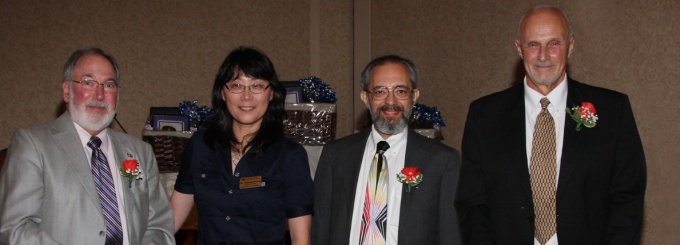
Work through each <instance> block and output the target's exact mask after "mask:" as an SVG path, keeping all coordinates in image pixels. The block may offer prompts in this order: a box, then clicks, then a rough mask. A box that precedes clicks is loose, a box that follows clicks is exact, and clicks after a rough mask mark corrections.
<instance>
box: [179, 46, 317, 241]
mask: <svg viewBox="0 0 680 245" xmlns="http://www.w3.org/2000/svg"><path fill="white" fill-rule="evenodd" d="M285 94H286V93H285V88H284V87H283V85H282V84H281V83H280V82H279V81H278V78H277V75H276V71H275V70H274V65H273V64H272V62H271V61H270V60H269V58H268V57H267V56H266V55H265V54H264V53H262V52H260V51H259V50H257V49H255V48H248V47H239V48H237V49H235V50H233V51H232V52H231V53H229V55H228V56H227V57H226V59H225V60H224V62H223V63H222V66H221V67H220V69H219V71H218V73H217V77H216V78H215V83H214V85H213V89H212V106H213V109H214V110H215V114H214V115H213V118H211V121H210V124H209V125H208V128H207V129H206V130H200V131H198V132H196V133H195V134H194V135H193V136H192V138H191V139H190V140H189V144H188V146H187V149H186V150H185V152H184V154H183V156H182V163H181V167H180V172H179V175H178V176H177V182H176V183H175V192H174V193H173V195H172V197H171V199H170V202H171V203H172V207H173V210H174V214H175V227H176V228H175V230H177V229H179V228H178V227H180V226H181V225H182V224H183V223H184V221H185V220H186V218H187V216H188V214H189V211H190V210H191V207H192V206H193V205H194V203H195V204H196V207H197V209H198V240H199V244H284V240H285V231H286V223H287V224H288V227H289V230H290V235H291V241H292V242H293V244H309V231H310V228H311V214H312V212H313V201H314V189H313V184H312V179H311V176H310V172H309V164H308V161H307V153H306V151H305V149H304V148H303V147H302V146H301V145H300V144H298V143H295V142H293V141H291V140H289V139H288V138H286V137H284V136H283V119H284V117H285V110H284V108H283V101H284V96H285Z"/></svg>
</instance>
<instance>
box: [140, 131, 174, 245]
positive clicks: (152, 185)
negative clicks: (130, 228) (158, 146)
mask: <svg viewBox="0 0 680 245" xmlns="http://www.w3.org/2000/svg"><path fill="white" fill-rule="evenodd" d="M142 152H144V161H145V162H149V163H151V164H147V165H146V174H145V176H144V177H146V178H148V185H149V218H148V223H147V229H146V231H145V232H144V233H143V234H142V243H141V244H154V245H155V244H158V245H165V244H175V232H174V231H175V230H174V227H173V226H174V220H173V216H172V209H171V208H170V202H169V201H168V197H167V195H166V194H165V189H164V188H163V186H162V185H161V183H160V180H159V172H158V164H157V162H156V157H155V155H154V153H153V150H152V149H151V146H150V145H148V144H144V150H143V151H142Z"/></svg>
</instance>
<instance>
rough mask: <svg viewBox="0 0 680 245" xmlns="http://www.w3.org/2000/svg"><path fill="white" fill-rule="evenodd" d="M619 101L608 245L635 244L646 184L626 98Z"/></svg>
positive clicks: (636, 137)
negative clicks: (620, 106) (618, 122)
mask: <svg viewBox="0 0 680 245" xmlns="http://www.w3.org/2000/svg"><path fill="white" fill-rule="evenodd" d="M620 104H621V105H622V108H621V113H620V115H621V118H620V119H619V121H620V127H619V131H618V132H617V135H618V140H617V145H616V157H615V167H614V173H613V179H612V183H611V192H612V193H611V198H610V200H611V206H610V207H611V212H610V215H609V217H610V218H609V225H608V229H607V233H608V236H609V239H608V240H609V243H610V244H639V243H640V233H641V231H642V213H643V208H644V199H645V189H646V183H647V172H646V163H645V154H644V150H643V148H642V142H641V140H640V135H639V133H638V130H637V126H636V123H635V118H634V116H633V110H632V109H631V106H630V102H629V100H628V97H626V98H625V100H624V101H623V102H622V103H620Z"/></svg>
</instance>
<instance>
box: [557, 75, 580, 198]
mask: <svg viewBox="0 0 680 245" xmlns="http://www.w3.org/2000/svg"><path fill="white" fill-rule="evenodd" d="M567 89H568V92H567V106H568V107H572V106H574V105H580V104H581V101H583V98H582V93H581V92H580V91H579V90H580V87H579V83H578V82H576V81H574V80H571V79H569V81H568V87H567ZM565 113H566V112H565ZM581 131H583V129H581ZM580 136H581V135H580V134H579V132H576V122H575V121H574V120H572V119H571V118H570V117H569V115H567V116H566V117H565V119H564V139H563V142H562V158H561V163H560V173H559V176H560V177H559V180H558V184H557V199H559V198H560V193H561V191H560V190H561V189H564V188H566V186H567V185H568V183H569V180H570V177H571V176H572V175H573V173H574V172H575V171H576V170H577V167H578V166H577V165H578V164H577V162H578V161H577V160H576V157H577V156H578V154H579V152H583V151H582V147H583V144H582V143H581V142H580V139H579V138H580ZM558 203H559V201H558Z"/></svg>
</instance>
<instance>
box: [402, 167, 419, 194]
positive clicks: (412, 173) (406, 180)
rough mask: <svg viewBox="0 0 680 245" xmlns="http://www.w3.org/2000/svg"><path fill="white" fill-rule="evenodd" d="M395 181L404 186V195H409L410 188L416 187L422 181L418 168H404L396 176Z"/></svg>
mask: <svg viewBox="0 0 680 245" xmlns="http://www.w3.org/2000/svg"><path fill="white" fill-rule="evenodd" d="M397 180H399V182H401V183H403V184H405V185H406V193H411V187H412V186H413V187H415V186H418V184H420V182H422V181H423V174H422V173H420V171H419V170H418V167H404V169H402V170H401V172H399V173H398V174H397Z"/></svg>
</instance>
